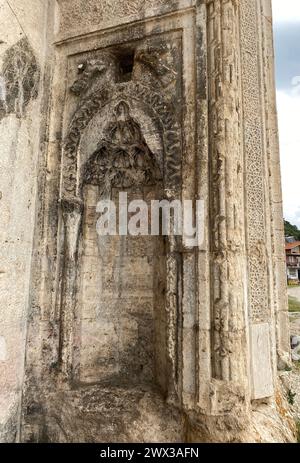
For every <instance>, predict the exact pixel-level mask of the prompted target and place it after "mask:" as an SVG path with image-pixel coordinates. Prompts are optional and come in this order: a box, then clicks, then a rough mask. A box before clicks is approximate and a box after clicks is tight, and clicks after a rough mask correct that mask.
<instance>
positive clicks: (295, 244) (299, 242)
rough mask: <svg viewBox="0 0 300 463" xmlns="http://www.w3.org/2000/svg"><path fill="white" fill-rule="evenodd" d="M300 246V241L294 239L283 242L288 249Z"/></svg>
mask: <svg viewBox="0 0 300 463" xmlns="http://www.w3.org/2000/svg"><path fill="white" fill-rule="evenodd" d="M298 246H300V241H295V242H294V243H285V250H286V251H290V250H291V249H294V248H297V247H298Z"/></svg>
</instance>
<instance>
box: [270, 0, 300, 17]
mask: <svg viewBox="0 0 300 463" xmlns="http://www.w3.org/2000/svg"><path fill="white" fill-rule="evenodd" d="M272 9H273V19H274V22H295V21H299V22H300V1H299V0H272Z"/></svg>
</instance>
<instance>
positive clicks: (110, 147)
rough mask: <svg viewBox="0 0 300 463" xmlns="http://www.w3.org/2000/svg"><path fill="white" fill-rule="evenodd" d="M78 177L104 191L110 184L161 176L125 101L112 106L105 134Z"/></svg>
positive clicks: (141, 181)
mask: <svg viewBox="0 0 300 463" xmlns="http://www.w3.org/2000/svg"><path fill="white" fill-rule="evenodd" d="M82 179H83V183H90V184H93V185H100V186H102V189H103V190H106V191H109V190H110V188H112V187H120V188H128V187H131V186H134V185H141V184H144V185H153V184H155V183H156V182H157V181H158V180H161V179H162V175H161V172H160V170H159V166H158V164H157V163H156V161H155V158H154V155H153V154H152V153H151V151H150V149H149V148H148V146H147V144H146V141H145V139H144V137H143V135H142V132H141V128H140V126H139V124H138V123H137V122H136V121H135V120H134V119H133V118H132V117H131V116H130V109H129V106H128V104H127V103H126V102H125V101H121V102H120V103H118V105H117V106H116V108H115V110H114V120H113V121H111V122H109V123H108V126H107V127H106V130H105V138H103V139H102V140H101V141H100V143H99V146H98V149H97V151H96V152H95V153H93V155H92V156H91V157H90V159H89V160H88V161H87V163H86V164H85V165H84V169H83V174H82Z"/></svg>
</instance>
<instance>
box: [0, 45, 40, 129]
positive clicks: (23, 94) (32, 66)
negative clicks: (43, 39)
mask: <svg viewBox="0 0 300 463" xmlns="http://www.w3.org/2000/svg"><path fill="white" fill-rule="evenodd" d="M39 81H40V69H39V65H38V63H37V60H36V58H35V55H34V52H33V50H32V48H31V46H30V44H29V42H28V39H27V38H23V39H21V40H19V41H18V42H17V43H16V44H14V45H13V46H12V47H10V48H9V49H8V50H7V51H6V52H5V54H4V57H3V65H2V72H1V75H0V121H1V120H2V119H3V118H4V117H5V116H8V115H9V114H15V115H16V116H17V117H19V118H20V117H22V116H23V115H24V113H25V110H26V107H27V106H28V104H29V102H30V101H31V100H33V99H35V98H36V97H37V95H38V86H39Z"/></svg>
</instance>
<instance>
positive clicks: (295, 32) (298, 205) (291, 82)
mask: <svg viewBox="0 0 300 463" xmlns="http://www.w3.org/2000/svg"><path fill="white" fill-rule="evenodd" d="M272 6H273V21H274V40H275V61H276V87H277V110H278V124H279V139H280V157H281V173H282V192H283V210H284V217H285V219H287V220H289V221H290V222H291V223H293V224H295V225H297V226H298V227H299V228H300V0H272Z"/></svg>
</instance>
